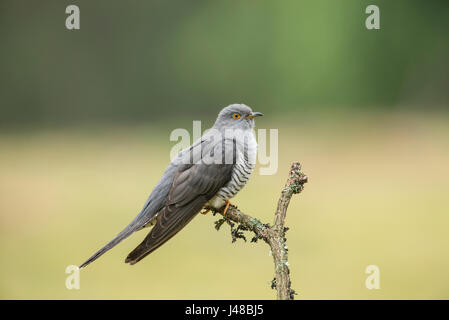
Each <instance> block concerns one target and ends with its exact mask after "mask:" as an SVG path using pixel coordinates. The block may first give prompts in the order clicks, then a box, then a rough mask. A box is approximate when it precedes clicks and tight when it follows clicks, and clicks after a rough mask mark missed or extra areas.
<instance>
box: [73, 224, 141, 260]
mask: <svg viewBox="0 0 449 320" xmlns="http://www.w3.org/2000/svg"><path fill="white" fill-rule="evenodd" d="M139 229H140V228H138V227H136V225H135V224H134V223H131V224H129V225H128V226H127V227H126V228H125V229H123V231H122V232H120V233H119V234H118V235H117V236H116V237H115V238H114V239H112V240H111V241H109V242H108V243H107V244H106V245H105V246H104V247H103V248H101V249H100V250H98V251H97V252H95V253H94V254H93V255H92V257H90V258H89V259H87V260H86V261H85V262H84V263H83V264H81V265H80V268H84V267H86V266H87V265H88V264H90V263H92V262H94V261H95V260H97V259H98V258H99V257H101V256H102V255H103V254H104V253H106V252H107V251H109V250H110V249H112V248H113V247H115V246H116V245H117V244H119V243H120V242H121V241H122V240H124V239H126V238H128V237H129V236H130V235H131V234H132V233H134V231H137V230H139Z"/></svg>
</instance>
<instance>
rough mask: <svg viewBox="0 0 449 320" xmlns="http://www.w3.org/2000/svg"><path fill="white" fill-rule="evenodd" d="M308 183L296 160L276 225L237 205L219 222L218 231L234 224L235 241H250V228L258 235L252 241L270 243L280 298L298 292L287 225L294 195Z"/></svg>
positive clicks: (285, 189) (288, 298)
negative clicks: (292, 276) (293, 280)
mask: <svg viewBox="0 0 449 320" xmlns="http://www.w3.org/2000/svg"><path fill="white" fill-rule="evenodd" d="M306 182H307V176H306V175H305V174H304V173H302V172H301V165H300V164H299V162H294V163H293V164H292V166H291V168H290V172H289V176H288V179H287V182H286V183H285V187H284V188H283V189H282V192H281V196H280V198H279V201H278V205H277V209H276V212H275V214H274V222H273V225H272V226H270V225H269V224H265V223H262V222H261V221H260V220H258V219H256V218H253V217H251V216H249V215H247V214H245V213H243V212H242V211H240V210H239V209H238V208H237V207H236V206H229V208H228V211H227V212H226V215H225V216H224V217H223V218H221V219H220V220H218V221H216V222H215V228H216V229H217V230H219V229H220V227H221V226H222V225H223V223H224V222H227V223H228V224H229V225H230V226H231V235H232V241H233V242H234V241H236V239H237V238H242V239H244V240H245V241H246V238H245V236H244V235H243V232H242V231H247V230H248V231H252V232H254V233H255V237H254V238H253V239H252V240H251V242H256V241H257V240H258V239H263V240H264V241H265V242H266V243H267V244H268V245H269V246H270V248H271V252H272V256H273V260H274V270H275V277H274V279H273V281H272V283H271V287H272V288H273V289H274V288H276V290H277V298H278V299H279V300H292V299H293V298H294V295H295V291H294V290H293V289H292V288H291V281H290V269H289V267H288V254H287V252H288V249H287V245H286V241H287V239H286V238H285V232H286V231H287V230H288V228H286V227H285V217H286V214H287V208H288V205H289V203H290V199H291V197H292V196H293V194H295V193H300V192H301V191H302V190H303V189H304V183H306ZM211 210H212V209H211ZM223 211H224V208H221V209H220V210H218V211H214V212H215V213H219V214H221V215H223ZM233 222H234V223H237V224H238V226H237V227H234V226H235V224H234V223H233Z"/></svg>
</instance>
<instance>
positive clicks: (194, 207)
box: [125, 148, 233, 264]
mask: <svg viewBox="0 0 449 320" xmlns="http://www.w3.org/2000/svg"><path fill="white" fill-rule="evenodd" d="M213 149H216V148H213ZM232 170H233V164H224V163H223V164H205V163H197V164H194V165H190V166H187V165H186V166H183V167H182V168H180V170H179V171H178V172H177V174H176V175H175V177H174V179H173V184H172V187H171V189H170V191H169V193H168V199H167V203H166V205H165V207H164V208H163V209H162V210H161V212H160V213H158V217H157V221H156V225H155V226H154V227H153V229H152V230H151V231H150V233H149V234H148V235H147V236H146V238H145V239H144V240H143V241H142V243H141V244H140V245H139V246H138V247H137V248H136V249H134V250H133V251H132V252H131V253H130V254H129V255H128V257H127V258H126V260H125V262H127V263H130V264H135V263H137V262H138V261H140V260H141V259H143V258H144V257H146V256H147V255H148V254H150V253H151V252H153V251H154V250H156V249H157V248H159V247H160V246H161V245H163V244H164V243H165V242H166V241H168V240H169V239H170V238H171V237H173V236H174V235H175V234H176V233H178V232H179V231H180V230H181V229H182V228H183V227H184V226H185V225H186V224H187V223H188V222H190V220H192V219H193V218H194V217H195V215H196V214H197V213H198V212H199V211H200V210H201V208H202V207H203V206H204V205H205V204H206V203H207V202H208V201H209V200H210V199H211V198H212V197H213V196H214V195H215V194H216V193H217V192H218V190H220V188H222V187H223V186H225V185H226V184H227V183H228V182H229V180H230V179H231V175H232Z"/></svg>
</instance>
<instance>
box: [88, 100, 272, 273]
mask: <svg viewBox="0 0 449 320" xmlns="http://www.w3.org/2000/svg"><path fill="white" fill-rule="evenodd" d="M262 115H263V114H262V113H260V112H253V111H252V110H251V108H250V107H248V106H246V105H244V104H232V105H230V106H227V107H226V108H224V109H222V110H221V111H220V113H219V114H218V117H217V120H216V121H215V124H214V125H213V127H212V128H211V130H209V131H208V132H207V133H205V134H203V136H202V137H201V138H200V139H198V140H197V141H196V142H194V143H193V144H192V145H191V146H190V147H189V148H186V149H184V150H182V151H181V152H180V153H179V154H178V156H177V157H176V158H175V159H173V160H172V161H171V163H170V164H169V166H168V168H167V169H166V170H165V172H164V174H163V175H162V178H161V179H160V180H159V182H158V183H157V184H156V186H155V187H154V189H153V191H152V192H151V194H150V196H149V197H148V199H147V201H146V202H145V204H144V206H143V209H142V210H141V211H140V213H139V214H138V215H137V217H136V218H135V219H134V220H133V221H131V223H130V224H129V225H128V226H127V227H126V228H125V229H124V230H122V231H121V232H120V233H119V234H118V235H117V236H116V237H115V238H114V239H112V240H111V241H110V242H109V243H107V244H106V245H105V246H104V247H102V248H101V249H100V250H98V251H97V252H96V253H95V254H94V255H93V256H92V257H90V258H89V259H87V260H86V261H85V262H84V263H83V264H81V266H80V268H83V267H85V266H87V265H88V264H90V263H91V262H93V261H95V260H96V259H98V258H99V257H100V256H102V255H103V254H104V253H105V252H107V251H108V250H110V249H112V248H113V247H114V246H116V245H117V244H118V243H119V242H121V241H122V240H123V239H125V238H127V237H129V236H130V235H131V234H132V233H134V232H135V231H138V230H141V229H143V228H145V227H148V226H152V225H154V227H153V228H152V229H151V231H150V232H149V234H148V235H147V236H146V237H145V239H144V240H143V241H142V243H141V244H139V245H138V246H137V247H136V248H135V249H134V250H133V251H132V252H131V253H130V254H129V255H128V256H127V258H126V260H125V262H126V263H130V264H131V265H133V264H135V263H137V262H139V261H140V260H142V259H143V258H145V257H146V256H147V255H149V254H150V253H151V252H153V251H154V250H156V249H157V248H159V247H160V246H161V245H163V244H164V243H165V242H166V241H168V240H169V239H170V238H172V237H173V236H174V235H175V234H176V233H178V232H179V231H180V230H181V229H182V228H183V227H185V226H186V225H187V223H189V222H190V221H191V220H192V219H193V218H194V217H195V216H196V215H197V214H198V213H199V212H200V211H201V210H202V209H203V208H205V207H212V208H215V209H221V208H223V207H224V206H225V210H224V213H225V214H226V210H227V209H228V206H229V199H231V198H232V197H233V196H235V195H236V194H237V193H238V192H239V191H240V190H241V189H242V188H243V187H244V186H245V184H246V183H247V182H248V179H249V177H250V175H251V172H252V171H253V169H254V163H255V153H256V150H257V142H256V139H255V137H254V125H255V124H254V122H255V121H254V118H255V117H258V116H262Z"/></svg>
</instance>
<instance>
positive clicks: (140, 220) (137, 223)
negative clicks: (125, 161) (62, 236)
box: [80, 139, 213, 268]
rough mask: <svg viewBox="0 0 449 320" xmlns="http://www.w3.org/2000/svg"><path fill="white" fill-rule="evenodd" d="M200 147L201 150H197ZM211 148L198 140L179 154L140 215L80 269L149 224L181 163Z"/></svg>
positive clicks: (205, 142)
mask: <svg viewBox="0 0 449 320" xmlns="http://www.w3.org/2000/svg"><path fill="white" fill-rule="evenodd" d="M200 145H201V148H197V147H198V146H200ZM211 148H213V146H212V145H211V142H210V141H209V140H203V139H200V140H199V141H196V142H195V143H194V144H193V145H192V146H191V147H189V148H187V149H186V150H183V151H182V152H180V154H179V155H178V157H176V158H175V159H174V160H173V162H171V163H170V165H169V166H168V168H167V169H166V170H165V172H164V174H163V175H162V178H161V179H160V180H159V182H158V183H157V184H156V186H155V187H154V189H153V191H152V192H151V194H150V196H149V197H148V199H147V201H146V202H145V204H144V206H143V208H142V210H141V211H140V213H139V214H138V215H137V216H136V218H134V220H133V221H131V223H130V224H129V225H128V226H127V227H126V228H125V229H123V230H122V231H121V232H120V233H119V234H118V235H117V236H115V238H114V239H112V240H111V241H109V242H108V243H107V244H106V245H105V246H103V247H102V248H101V249H100V250H98V251H97V252H95V253H94V254H93V255H92V256H91V257H90V258H89V259H87V260H86V261H85V262H84V263H83V264H81V265H80V268H83V267H86V266H87V265H88V264H90V263H92V262H93V261H95V260H97V259H98V258H99V257H101V256H102V255H103V254H104V253H106V252H107V251H109V250H110V249H112V248H113V247H115V246H116V245H117V244H119V243H120V242H121V241H122V240H124V239H126V238H127V237H129V236H130V235H131V234H133V233H134V232H136V231H138V230H140V229H142V228H144V227H145V226H146V225H147V224H148V223H150V222H151V221H152V220H153V219H154V218H155V217H156V215H157V214H158V212H159V211H161V209H162V208H164V206H165V204H166V201H167V195H168V192H169V190H170V188H171V187H172V183H173V178H174V176H175V175H176V174H177V172H178V171H179V170H180V169H182V168H183V165H182V164H183V163H189V161H191V162H190V163H194V162H193V161H198V160H199V159H201V150H203V151H207V150H210V149H211Z"/></svg>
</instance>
